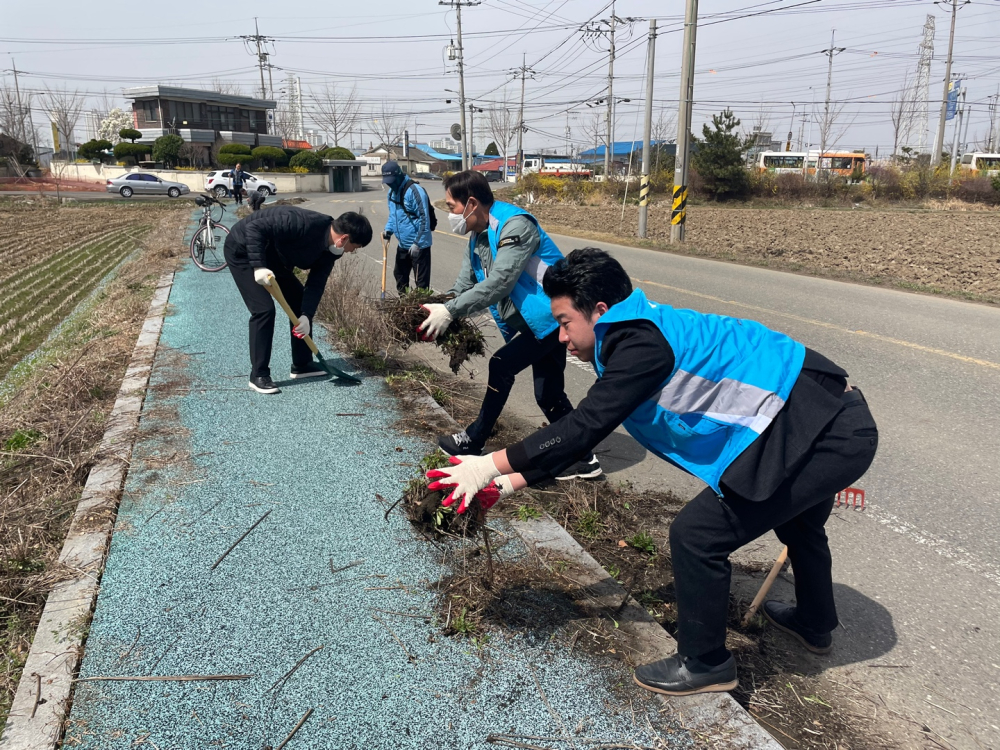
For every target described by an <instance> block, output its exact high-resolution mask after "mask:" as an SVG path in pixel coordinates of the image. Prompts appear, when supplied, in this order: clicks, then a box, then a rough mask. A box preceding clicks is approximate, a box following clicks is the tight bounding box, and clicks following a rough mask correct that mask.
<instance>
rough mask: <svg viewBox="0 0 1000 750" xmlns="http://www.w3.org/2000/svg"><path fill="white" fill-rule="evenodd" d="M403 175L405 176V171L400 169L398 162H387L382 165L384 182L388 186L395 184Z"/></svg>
mask: <svg viewBox="0 0 1000 750" xmlns="http://www.w3.org/2000/svg"><path fill="white" fill-rule="evenodd" d="M401 174H403V170H402V169H400V167H399V164H398V163H397V162H394V161H387V162H386V163H385V164H383V165H382V182H385V183H387V184H388V183H390V182H394V181H395V180H396V178H397V177H399V176H400V175H401Z"/></svg>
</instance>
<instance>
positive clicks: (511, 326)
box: [420, 170, 602, 479]
mask: <svg viewBox="0 0 1000 750" xmlns="http://www.w3.org/2000/svg"><path fill="white" fill-rule="evenodd" d="M444 189H445V201H446V203H447V204H448V210H449V211H450V213H449V215H448V221H449V223H450V224H451V228H452V231H454V232H455V233H456V234H469V233H471V235H472V236H471V237H470V239H469V250H468V252H467V253H466V254H465V256H464V257H463V259H462V268H461V270H460V271H459V273H458V278H457V279H456V280H455V286H454V287H452V289H451V292H450V294H454V295H455V298H454V299H452V300H449V301H448V302H446V303H444V304H427V305H424V308H425V309H426V310H427V311H428V313H429V315H428V316H427V320H425V321H424V322H423V323H422V324H421V326H420V330H421V331H422V332H423V333H424V335H425V337H426V338H427V339H430V340H433V339H435V338H436V337H437V336H438V335H439V334H440V333H441V332H442V331H444V330H445V329H446V328H447V327H448V325H449V324H450V323H451V321H452V320H454V319H455V318H463V317H467V316H469V315H475V314H477V313H480V312H483V311H484V310H489V311H490V312H491V313H492V314H493V318H494V320H496V323H497V326H498V327H499V328H500V332H501V334H503V337H504V341H506V344H505V345H504V346H502V347H501V348H500V349H498V350H497V351H496V353H495V354H494V355H493V356H492V357H490V363H489V379H488V382H487V386H486V396H485V397H484V398H483V403H482V406H481V407H480V410H479V417H478V418H477V419H476V421H475V422H473V423H472V424H471V425H469V426H468V427H467V428H465V429H464V430H463V431H462V432H457V433H455V434H454V435H445V436H442V437H441V438H439V439H438V445H439V446H441V449H442V450H443V451H445V453H448V454H450V455H452V456H458V455H470V454H473V455H478V454H479V453H481V452H482V450H483V448H484V447H485V445H486V441H487V440H488V439H489V437H490V433H491V432H492V431H493V427H494V425H496V422H497V419H499V417H500V413H501V412H502V411H503V408H504V405H505V404H506V403H507V398H508V397H509V396H510V391H511V388H513V387H514V380H515V378H516V377H517V374H518V373H519V372H521V371H522V370H525V369H527V368H528V367H530V368H531V371H532V376H533V377H534V384H535V401H536V402H537V403H538V406H539V407H540V408H541V410H542V413H543V414H545V416H546V418H547V419H548V421H549V422H550V423H554V422H557V421H558V420H559V419H561V418H562V417H564V416H566V415H567V414H569V413H570V412H572V411H573V405H572V404H571V403H570V401H569V398H567V396H566V388H565V375H566V347H564V346H563V345H562V344H561V343H560V342H559V324H558V323H556V320H555V318H553V317H552V312H551V310H550V308H549V300H548V297H546V296H545V292H544V291H542V278H543V277H544V276H545V271H546V270H547V269H548V268H549V267H550V266H552V265H554V264H555V263H557V262H558V261H560V260H562V259H563V256H562V253H561V252H560V251H559V248H558V247H556V243H555V242H553V241H552V240H551V239H550V238H549V236H548V235H547V234H546V233H545V230H544V229H542V228H541V227H540V226H539V225H538V220H537V219H535V217H534V216H532V215H531V214H529V213H528V212H527V211H525V210H524V209H521V208H518V207H517V206H514V205H512V204H510V203H502V202H500V201H497V200H494V198H493V191H492V190H491V189H490V184H489V182H487V181H486V178H485V177H484V176H483V175H482V174H480V173H479V172H473V171H471V170H469V171H465V172H458V173H456V174H454V175H452V176H451V177H449V178H448V179H447V180H445V182H444ZM601 473H602V469H601V464H600V463H599V462H598V460H597V457H596V456H594V454H593V453H587V454H586V455H583V456H580V457H579V460H577V461H575V462H573V463H571V464H570V465H569V466H566V467H563V468H562V470H561V471H560V472H559V473H558V474H557V476H556V478H557V479H593V478H595V477H598V476H600V475H601Z"/></svg>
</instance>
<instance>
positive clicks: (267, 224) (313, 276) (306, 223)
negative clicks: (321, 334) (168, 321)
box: [225, 206, 372, 393]
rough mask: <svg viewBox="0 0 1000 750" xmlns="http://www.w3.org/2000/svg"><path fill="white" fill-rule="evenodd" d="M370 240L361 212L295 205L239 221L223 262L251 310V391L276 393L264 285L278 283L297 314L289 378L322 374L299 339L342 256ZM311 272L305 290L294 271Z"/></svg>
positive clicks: (269, 301)
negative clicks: (330, 211)
mask: <svg viewBox="0 0 1000 750" xmlns="http://www.w3.org/2000/svg"><path fill="white" fill-rule="evenodd" d="M371 239H372V228H371V224H369V223H368V219H366V218H365V217H364V216H362V215H361V214H357V213H354V212H350V211H349V212H347V213H345V214H341V215H340V216H338V217H337V218H336V219H334V218H333V217H332V216H327V215H326V214H321V213H317V212H315V211H307V210H305V209H304V208H296V207H294V206H274V207H273V208H269V209H267V210H266V211H255V212H254V213H252V214H250V215H249V216H247V217H246V218H245V219H242V220H241V221H239V222H237V224H236V225H235V226H234V227H233V229H232V231H231V232H230V233H229V236H228V237H227V238H226V248H225V252H226V262H227V263H228V264H229V270H230V271H231V272H232V274H233V280H234V281H235V282H236V286H237V287H239V290H240V294H242V295H243V301H244V302H245V303H246V306H247V309H248V310H250V366H251V370H250V387H251V388H253V389H254V390H255V391H257V392H258V393H280V390H279V389H278V387H277V386H276V385H275V384H274V381H272V380H271V366H270V365H271V341H272V340H273V338H274V315H275V311H274V301H273V300H272V299H271V295H270V294H269V293H268V291H267V289H265V288H264V287H265V286H267V285H269V284H274V283H276V284H277V285H278V287H279V288H280V289H281V292H282V294H284V296H285V299H286V300H287V301H288V304H289V305H290V306H291V308H292V311H293V312H294V313H295V314H296V315H298V316H299V322H298V325H295V326H292V328H291V332H292V373H291V376H292V377H293V378H314V377H320V376H323V375H326V371H325V370H323V369H322V368H321V367H320V366H319V365H317V364H315V363H314V362H313V359H312V352H310V351H309V347H308V346H306V343H305V342H304V341H302V337H303V336H308V335H309V332H310V330H311V329H312V318H313V315H315V314H316V308H317V307H318V306H319V301H320V298H321V297H322V296H323V290H324V289H325V288H326V280H327V278H328V277H329V276H330V271H332V270H333V264H334V263H336V262H337V258H339V257H340V256H341V255H343V254H344V253H353V252H354V251H355V250H357V249H358V248H359V247H364V246H365V245H367V244H368V243H369V242H371ZM295 268H302V269H304V270H307V271H309V277H308V279H306V284H305V287H303V286H302V284H301V283H300V282H299V280H298V279H297V278H296V277H295V274H294V273H293V271H294V269H295Z"/></svg>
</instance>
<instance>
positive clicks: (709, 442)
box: [427, 248, 878, 695]
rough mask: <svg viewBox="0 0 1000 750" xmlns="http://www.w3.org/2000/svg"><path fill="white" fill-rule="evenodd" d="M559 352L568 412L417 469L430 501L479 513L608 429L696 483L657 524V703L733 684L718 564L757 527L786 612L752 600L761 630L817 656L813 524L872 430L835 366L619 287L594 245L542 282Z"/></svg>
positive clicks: (820, 608) (828, 563) (624, 282)
mask: <svg viewBox="0 0 1000 750" xmlns="http://www.w3.org/2000/svg"><path fill="white" fill-rule="evenodd" d="M543 285H544V290H545V294H546V295H547V296H548V297H549V299H550V300H551V309H552V315H553V316H554V318H555V319H556V320H557V321H558V322H559V330H560V333H559V335H560V340H561V341H562V342H563V343H564V344H565V345H566V347H567V348H568V349H569V351H570V353H571V354H575V355H576V356H577V357H578V358H579V359H581V360H582V361H584V362H592V363H593V364H594V369H595V370H596V372H597V376H598V379H597V382H595V383H594V385H593V386H592V387H591V389H590V392H589V393H588V394H587V396H586V397H585V398H584V399H583V400H582V401H581V402H580V404H579V405H578V406H577V408H576V409H575V410H574V411H573V412H572V413H570V414H567V415H566V416H564V417H563V418H562V419H560V420H559V421H557V422H554V423H553V424H551V425H549V426H548V427H545V428H543V429H541V430H539V431H538V432H536V433H534V434H533V435H531V436H529V437H527V438H525V439H524V440H522V441H521V442H519V443H515V444H514V445H511V446H508V447H507V448H506V449H504V450H501V451H497V452H495V453H492V454H490V455H487V456H457V457H453V458H452V459H451V463H452V464H453V465H452V466H450V467H446V468H444V469H436V470H433V471H430V472H428V473H427V476H428V478H431V479H435V480H436V482H433V483H431V484H430V485H428V486H429V487H430V488H431V489H445V490H446V491H450V494H449V496H448V497H447V498H446V499H445V500H444V505H447V506H451V505H453V504H455V503H456V502H457V503H458V507H457V511H458V512H459V513H462V512H464V511H465V508H466V505H467V503H468V502H469V501H470V500H471V499H472V498H473V497H476V498H478V499H479V501H480V503H481V504H482V506H483V507H484V508H486V509H489V508H490V507H492V505H493V504H495V503H496V502H497V501H498V500H499V499H500V498H502V497H505V496H507V495H508V494H510V493H511V492H514V491H516V490H518V489H521V488H523V487H526V486H529V485H532V484H536V483H539V482H542V481H544V480H545V479H547V478H550V477H553V476H557V475H558V473H559V472H560V471H561V470H562V469H563V467H565V466H567V465H570V464H572V463H573V462H574V461H578V460H579V459H580V457H581V456H583V455H586V453H587V452H588V451H591V450H592V449H593V447H594V446H595V445H597V444H598V443H599V442H600V441H601V440H603V439H604V438H605V437H607V436H608V435H609V434H610V433H611V432H612V431H613V430H615V429H616V428H617V427H618V426H619V425H623V426H624V427H625V429H626V430H628V432H629V434H630V435H632V437H634V438H635V439H636V441H638V442H639V443H640V444H641V445H642V446H643V447H645V448H646V449H647V450H648V451H650V452H651V453H652V454H654V455H656V456H658V457H659V458H661V459H663V460H665V461H668V462H669V463H671V464H673V465H674V466H677V467H678V468H680V469H683V470H684V471H686V472H688V473H689V474H691V475H693V476H695V477H697V478H698V479H700V480H701V481H703V482H704V483H705V485H706V487H705V489H704V490H703V491H702V492H700V493H699V494H698V495H697V496H696V497H694V498H693V499H692V500H691V501H690V502H688V503H687V505H685V506H684V508H683V509H682V510H681V512H680V513H679V514H678V515H677V517H676V518H675V519H674V520H673V522H672V523H671V524H670V561H671V564H672V566H673V573H674V589H675V592H676V596H677V634H676V638H677V654H675V655H674V656H671V657H669V658H667V659H661V660H659V661H655V662H653V663H651V664H644V665H642V666H639V667H638V668H637V669H636V670H635V681H636V682H637V683H638V684H639V685H641V686H642V687H644V688H646V689H647V690H651V691H654V692H658V693H663V694H666V695H688V694H691V693H702V692H721V691H727V690H732V689H734V688H735V687H736V686H737V684H738V683H737V676H736V662H735V659H734V657H733V655H732V654H731V653H730V652H729V650H728V649H727V648H726V620H727V615H728V611H729V590H730V588H729V587H730V575H731V567H730V563H729V555H730V554H731V553H733V552H734V551H735V550H736V549H738V548H739V547H742V546H743V545H745V544H748V543H749V542H751V541H753V540H754V539H756V538H758V537H760V536H761V535H763V534H765V533H767V532H768V531H771V530H773V531H774V532H775V534H776V535H777V537H778V539H780V540H781V541H782V542H784V543H785V544H786V545H788V558H789V560H791V563H792V571H793V573H794V574H795V599H796V603H795V604H794V605H791V604H785V603H782V602H779V601H774V600H771V601H767V602H765V603H764V606H763V608H762V612H763V614H764V617H765V618H766V619H767V620H768V622H770V623H771V625H772V626H774V627H776V628H777V629H779V630H781V631H783V632H784V633H787V634H788V635H790V636H791V637H793V638H795V639H796V640H797V641H798V642H799V643H800V644H802V646H803V647H804V648H806V649H807V650H808V651H811V652H813V653H816V654H825V653H827V652H828V651H830V649H831V647H832V637H831V633H832V631H833V630H834V628H836V627H837V623H838V619H837V610H836V607H835V603H834V597H833V576H832V564H833V562H832V557H831V554H830V546H829V543H828V540H827V536H826V531H825V529H824V527H825V525H826V521H827V519H828V518H829V516H830V512H831V510H832V509H833V505H834V497H835V495H836V493H837V492H839V491H841V490H843V489H845V488H846V487H848V486H850V485H851V484H853V483H854V482H855V481H856V480H857V479H859V478H860V477H861V476H862V475H863V474H864V473H865V472H866V471H867V470H868V467H869V466H870V465H871V463H872V461H873V460H874V458H875V453H876V451H877V449H878V428H877V426H876V425H875V420H874V419H873V417H872V413H871V411H870V410H869V408H868V403H867V402H866V400H865V397H864V395H862V393H861V391H860V390H858V389H857V388H855V387H853V386H851V385H848V382H847V373H846V372H845V371H844V370H843V369H841V368H840V367H839V366H837V365H836V364H834V363H833V362H831V361H830V360H829V359H827V358H826V357H824V356H823V355H822V354H819V353H818V352H816V351H813V350H812V349H809V348H807V347H805V346H803V345H802V344H801V343H799V342H798V341H795V340H794V339H792V338H790V337H788V336H786V335H785V334H783V333H780V332H778V331H773V330H771V329H769V328H767V327H765V326H763V325H761V324H760V323H757V322H755V321H752V320H742V319H738V318H730V317H727V316H723V315H709V314H705V313H700V312H696V311H694V310H682V309H675V308H673V307H671V306H670V305H665V304H660V303H657V302H653V301H652V300H649V299H647V298H646V296H645V294H643V292H642V290H641V289H633V288H632V283H631V280H630V279H629V277H628V274H627V273H626V272H625V269H623V268H622V266H621V264H619V263H618V261H616V260H615V259H614V258H612V257H611V256H610V255H608V254H607V253H606V252H604V251H603V250H598V249H596V248H583V249H580V250H574V251H573V252H571V253H570V254H569V255H568V256H567V257H566V258H565V259H564V260H560V261H558V262H556V263H555V264H554V265H553V266H552V267H551V268H549V269H548V271H547V272H546V274H545V276H544V280H543Z"/></svg>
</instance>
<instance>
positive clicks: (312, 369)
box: [291, 362, 330, 380]
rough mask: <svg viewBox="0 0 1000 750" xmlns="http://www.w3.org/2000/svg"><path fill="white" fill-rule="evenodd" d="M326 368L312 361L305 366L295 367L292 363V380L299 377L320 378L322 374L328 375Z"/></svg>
mask: <svg viewBox="0 0 1000 750" xmlns="http://www.w3.org/2000/svg"><path fill="white" fill-rule="evenodd" d="M329 374H330V373H328V372H327V371H326V370H324V369H323V368H322V367H320V366H319V365H317V364H316V363H315V362H313V363H312V364H310V365H306V366H305V367H296V366H295V365H292V375H291V377H292V380H298V379H299V378H322V377H323V376H328V375H329Z"/></svg>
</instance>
